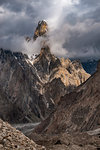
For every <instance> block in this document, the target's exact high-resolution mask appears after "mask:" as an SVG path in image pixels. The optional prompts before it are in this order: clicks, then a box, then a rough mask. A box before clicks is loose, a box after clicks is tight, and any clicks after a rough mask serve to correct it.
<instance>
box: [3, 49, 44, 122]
mask: <svg viewBox="0 0 100 150" xmlns="http://www.w3.org/2000/svg"><path fill="white" fill-rule="evenodd" d="M27 61H28V57H27V56H26V55H23V54H22V53H12V52H11V51H4V50H0V87H1V88H2V91H4V93H5V94H6V97H7V99H6V101H4V102H3V104H2V106H1V105H0V106H1V107H3V108H5V105H7V104H9V103H10V109H9V110H8V115H6V114H5V111H4V110H3V109H0V117H1V118H3V119H4V120H8V121H12V122H29V121H38V120H39V119H42V118H43V117H44V116H45V112H44V110H45V109H46V104H45V102H44V99H43V96H42V95H41V94H40V92H39V90H40V88H41V86H42V83H41V81H40V79H39V77H38V75H37V73H36V71H35V68H34V67H33V66H32V65H31V64H29V63H27ZM0 103H1V101H0Z"/></svg>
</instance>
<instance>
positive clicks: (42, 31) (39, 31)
mask: <svg viewBox="0 0 100 150" xmlns="http://www.w3.org/2000/svg"><path fill="white" fill-rule="evenodd" d="M47 31H48V25H47V23H46V21H44V20H42V21H39V22H38V26H37V28H36V30H35V32H34V37H33V39H34V40H36V39H37V37H39V36H45V35H46V33H47Z"/></svg>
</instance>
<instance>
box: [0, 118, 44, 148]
mask: <svg viewBox="0 0 100 150" xmlns="http://www.w3.org/2000/svg"><path fill="white" fill-rule="evenodd" d="M15 149H16V150H46V149H45V148H44V146H39V145H37V144H36V143H35V142H33V141H32V140H30V139H29V138H28V137H26V136H25V135H24V134H23V133H21V132H20V131H18V130H16V129H15V128H13V127H12V126H11V125H10V124H8V123H7V122H3V121H2V120H1V119H0V150H15Z"/></svg>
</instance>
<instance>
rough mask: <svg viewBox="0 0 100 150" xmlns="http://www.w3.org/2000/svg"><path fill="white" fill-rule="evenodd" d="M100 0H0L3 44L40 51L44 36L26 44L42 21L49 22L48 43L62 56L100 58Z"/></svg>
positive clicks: (4, 45) (16, 49) (56, 53)
mask: <svg viewBox="0 0 100 150" xmlns="http://www.w3.org/2000/svg"><path fill="white" fill-rule="evenodd" d="M99 14H100V2H99V0H95V1H94V0H51V1H50V0H23V1H21V0H0V47H2V48H5V49H11V50H13V51H23V52H26V53H28V54H29V55H30V54H31V53H39V51H40V46H39V44H40V43H41V40H42V39H41V38H39V39H38V40H37V42H35V43H32V42H30V44H27V43H26V42H25V40H24V38H25V37H26V36H31V37H32V36H33V34H34V30H35V28H36V26H37V22H38V21H39V20H42V19H45V20H47V22H48V24H49V28H50V29H49V31H50V32H49V44H50V47H51V51H52V53H54V54H55V55H57V56H59V57H71V58H73V57H74V58H75V57H77V58H82V57H84V58H86V57H87V58H89V57H95V58H100V44H99V43H100V30H99V29H100V15H99Z"/></svg>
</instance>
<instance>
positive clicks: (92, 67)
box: [82, 60, 98, 74]
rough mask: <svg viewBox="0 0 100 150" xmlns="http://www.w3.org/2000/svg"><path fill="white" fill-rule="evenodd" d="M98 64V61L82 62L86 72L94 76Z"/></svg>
mask: <svg viewBox="0 0 100 150" xmlns="http://www.w3.org/2000/svg"><path fill="white" fill-rule="evenodd" d="M97 64H98V61H97V60H88V61H86V62H82V66H83V68H84V70H85V71H86V72H87V73H89V74H93V73H94V72H95V71H96V69H97Z"/></svg>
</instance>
